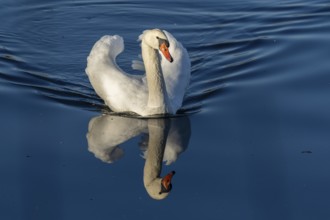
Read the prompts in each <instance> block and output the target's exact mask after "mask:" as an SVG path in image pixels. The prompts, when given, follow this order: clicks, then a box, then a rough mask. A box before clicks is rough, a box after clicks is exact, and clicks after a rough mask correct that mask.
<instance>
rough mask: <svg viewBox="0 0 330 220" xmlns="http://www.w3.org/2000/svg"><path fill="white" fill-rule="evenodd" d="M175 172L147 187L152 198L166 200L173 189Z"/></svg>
mask: <svg viewBox="0 0 330 220" xmlns="http://www.w3.org/2000/svg"><path fill="white" fill-rule="evenodd" d="M174 174H175V171H172V172H170V173H169V174H167V175H166V176H164V177H163V178H157V179H156V180H155V181H153V182H152V183H151V184H150V185H148V186H146V190H147V192H148V194H149V195H150V197H151V198H153V199H157V200H161V199H165V198H166V197H167V196H168V194H169V192H170V191H171V189H172V183H171V181H172V177H173V176H174Z"/></svg>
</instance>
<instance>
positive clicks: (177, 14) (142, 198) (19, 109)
mask: <svg viewBox="0 0 330 220" xmlns="http://www.w3.org/2000/svg"><path fill="white" fill-rule="evenodd" d="M1 5H2V6H1V8H0V18H1V22H0V100H1V108H0V115H1V116H0V117H1V124H0V132H1V154H0V175H1V183H0V186H1V187H0V218H1V219H13V220H16V219H33V220H35V219H42V220H44V219H56V220H58V219H168V218H170V219H244V220H246V219H253V220H256V219H258V220H264V219H274V220H277V219H288V220H291V219H297V220H303V219H328V218H330V205H329V204H330V187H329V186H330V170H329V169H330V168H329V167H330V160H329V158H330V136H329V132H330V99H329V95H330V72H329V71H330V62H329V57H330V3H329V1H327V0H315V1H303V0H292V1H284V0H283V1H258V0H253V1H239V0H237V1H236V0H235V1H229V0H228V1H223V0H220V1H212V0H206V1H201V2H199V1H183V0H181V1H166V2H163V3H161V2H157V1H148V0H146V1H120V0H118V1H104V0H100V1H80V0H78V1H69V0H63V1H51V0H48V1H41V0H39V1H38V0H34V1H33V0H29V1H24V0H15V1H11V0H2V1H1ZM155 27H157V28H161V29H165V30H168V31H169V32H171V33H172V34H173V35H174V36H176V38H177V39H178V40H179V41H181V42H182V43H183V44H184V45H185V47H186V48H187V50H188V51H189V55H190V57H191V61H192V79H191V84H190V87H189V90H188V94H187V97H186V98H185V101H184V106H183V108H182V109H181V110H180V113H181V115H185V117H179V118H172V119H166V120H156V119H153V120H151V119H150V120H147V119H137V118H127V117H126V118H125V117H120V116H114V115H111V114H110V112H109V110H108V109H107V108H106V107H105V106H104V105H103V103H102V101H101V100H100V99H99V98H98V97H97V95H96V94H95V92H94V90H93V88H92V87H91V85H90V83H89V81H88V79H87V76H86V74H85V72H84V69H85V67H86V58H87V56H88V54H89V51H90V49H91V47H92V46H93V44H94V42H95V41H97V40H98V39H99V38H100V37H101V36H102V35H105V34H119V35H121V36H123V37H124V39H125V47H126V48H125V51H124V53H123V54H122V55H121V56H120V57H119V64H120V66H121V67H122V68H123V69H125V70H126V71H128V72H129V71H131V70H130V69H131V60H133V59H136V58H137V56H138V54H139V53H140V48H139V44H138V42H137V41H136V39H137V38H138V35H139V34H140V33H141V32H142V31H143V30H144V29H148V28H155ZM133 72H134V71H133ZM103 113H106V114H105V115H103V116H102V114H103ZM160 128H161V129H160ZM165 131H166V132H165ZM153 137H162V138H165V139H167V142H166V144H167V145H166V147H165V146H163V145H161V144H154V145H152V146H153V147H154V148H152V149H151V147H150V146H149V147H148V145H149V144H150V142H152V141H151V140H153V139H152V138H153ZM157 147H158V148H157ZM164 147H165V149H164ZM157 149H158V150H160V152H162V151H164V152H163V159H164V164H163V167H162V170H158V171H159V172H161V173H162V175H164V174H166V173H168V172H170V171H171V170H175V171H176V175H175V176H174V179H173V189H172V191H171V193H170V194H169V196H168V197H167V198H166V199H164V200H161V201H157V200H154V199H152V198H151V197H150V196H149V194H148V193H147V189H146V188H145V186H144V175H146V171H145V169H144V168H145V166H147V164H148V163H149V162H150V160H148V153H150V152H153V150H154V151H155V150H157ZM151 160H153V159H151ZM156 163H158V164H161V159H160V160H158V161H157V160H156Z"/></svg>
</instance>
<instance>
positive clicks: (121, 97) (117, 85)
mask: <svg viewBox="0 0 330 220" xmlns="http://www.w3.org/2000/svg"><path fill="white" fill-rule="evenodd" d="M163 32H164V33H165V35H166V37H167V39H168V41H169V44H170V47H169V51H170V53H171V55H172V58H173V62H172V63H170V62H168V60H166V59H165V58H163V56H162V55H161V53H160V52H159V57H160V59H161V60H160V64H161V68H162V73H163V77H164V81H165V87H166V92H167V95H168V99H169V102H170V103H169V104H170V105H171V106H170V108H169V109H170V111H171V112H164V113H170V114H175V113H176V111H177V110H178V109H179V108H180V107H181V105H182V101H183V97H184V94H185V91H186V88H187V86H188V84H189V80H190V59H189V56H188V53H187V51H186V49H185V48H184V47H183V46H182V45H181V43H180V42H178V41H177V40H176V39H175V38H174V37H173V36H172V35H171V34H170V33H168V32H166V31H163ZM145 33H146V32H144V33H143V34H142V35H141V36H140V39H142V38H143V35H144V34H145ZM123 50H124V41H123V38H122V37H120V36H118V35H114V36H104V37H102V38H101V39H100V40H99V41H97V42H96V43H95V45H94V47H93V48H92V50H91V52H90V55H89V56H88V59H87V68H86V73H87V75H88V77H89V80H90V82H91V84H92V86H93V87H94V89H95V91H96V93H97V94H98V95H99V96H100V97H101V98H102V99H103V100H104V101H105V103H106V105H108V106H109V107H110V108H111V110H113V111H116V112H135V113H137V114H139V115H142V116H146V115H151V114H153V112H152V111H150V109H148V107H147V102H148V84H147V78H146V75H143V76H139V75H131V74H128V73H126V72H125V71H123V70H122V69H121V68H120V67H119V66H118V65H117V63H116V57H117V56H118V54H120V53H122V52H123ZM132 67H133V68H134V69H140V70H143V69H144V68H143V67H144V66H143V63H141V62H137V61H133V64H132Z"/></svg>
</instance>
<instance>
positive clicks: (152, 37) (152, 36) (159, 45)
mask: <svg viewBox="0 0 330 220" xmlns="http://www.w3.org/2000/svg"><path fill="white" fill-rule="evenodd" d="M140 39H141V40H142V41H143V42H145V43H146V44H147V45H148V46H150V47H152V48H153V49H155V50H159V51H160V52H162V54H163V55H164V57H165V58H166V59H167V60H168V61H169V62H171V63H172V62H173V58H172V56H171V54H170V51H169V47H170V43H169V41H168V39H167V36H166V35H165V33H164V32H163V31H161V30H159V29H153V30H146V31H144V32H143V34H142V36H140Z"/></svg>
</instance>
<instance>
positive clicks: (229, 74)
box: [0, 0, 330, 113]
mask: <svg viewBox="0 0 330 220" xmlns="http://www.w3.org/2000/svg"><path fill="white" fill-rule="evenodd" d="M8 4H9V5H10V4H14V3H8ZM14 5H15V4H14ZM173 6H175V7H173ZM146 9H148V10H146ZM329 11H330V5H329V4H328V3H327V2H325V1H316V2H314V3H313V4H306V3H302V2H301V1H292V2H291V3H286V4H284V3H283V4H275V3H269V4H261V3H260V2H259V1H251V3H250V4H248V5H247V4H246V5H241V4H237V2H236V1H233V2H228V3H223V4H219V2H218V1H212V0H210V1H209V2H208V4H207V5H205V3H203V4H201V3H199V2H191V4H189V5H188V6H187V4H186V2H185V1H173V2H172V3H171V4H166V3H156V2H153V1H141V2H134V1H131V2H130V1H116V2H108V1H96V2H90V1H74V2H72V1H68V2H65V1H64V2H51V3H49V2H48V3H44V4H41V3H34V4H30V5H28V6H25V5H24V6H17V7H10V8H8V10H7V13H6V14H5V15H6V16H7V19H8V22H5V23H4V24H3V26H2V27H1V28H0V80H1V81H2V82H3V83H10V84H15V85H19V86H25V87H29V88H31V89H34V90H36V91H38V92H39V93H40V94H42V95H44V96H45V97H48V98H49V99H50V100H56V101H58V102H62V103H65V104H68V105H73V106H78V107H81V108H84V109H89V110H96V111H99V110H100V109H104V105H103V104H102V101H101V100H100V99H99V98H98V97H97V95H96V94H95V92H94V91H93V89H92V87H91V85H90V84H89V82H88V78H87V76H86V74H85V73H84V68H85V65H86V57H87V55H88V53H89V50H90V49H91V47H92V45H93V43H94V42H95V41H96V40H97V39H98V38H99V37H100V36H102V35H104V34H120V35H122V36H124V37H125V42H126V44H127V45H126V51H125V52H124V55H123V56H121V57H120V60H121V64H122V66H123V68H124V69H127V70H128V69H130V62H131V60H132V59H135V57H136V55H137V54H138V53H139V50H140V49H139V46H138V44H137V43H136V38H137V36H138V35H139V33H140V32H141V31H142V29H146V28H153V27H159V28H163V29H166V30H169V31H170V32H172V33H173V34H174V35H175V36H176V37H177V38H178V39H179V40H180V41H181V42H182V43H183V44H184V45H185V47H187V49H188V51H189V54H190V57H191V62H192V79H191V85H190V87H189V90H188V94H187V96H186V98H185V101H184V106H183V108H182V110H181V111H180V112H181V113H194V112H198V111H201V110H202V108H203V103H204V102H205V101H206V100H207V99H209V98H210V97H217V94H224V92H225V91H226V89H228V88H229V85H234V84H235V83H237V82H238V81H244V80H253V79H256V78H260V77H266V76H267V73H265V72H264V68H265V66H266V65H267V63H268V64H269V60H271V59H274V58H276V56H277V54H279V53H280V52H281V51H284V50H285V49H286V48H287V47H288V41H289V39H290V38H295V39H296V40H300V39H302V38H304V37H305V38H308V37H310V36H313V37H315V32H321V31H322V32H323V34H322V35H318V37H319V38H320V40H321V41H322V38H323V39H325V38H326V34H330V33H329V32H330V30H329V29H328V28H327V27H328V25H329V22H322V21H324V20H330V13H329ZM10 15H19V16H11V17H10ZM118 20H120V21H121V22H117V21H118ZM123 24H124V25H123ZM137 24H140V25H137ZM13 27H14V28H13ZM327 36H328V35H327ZM218 97H220V95H219V96H218Z"/></svg>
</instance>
